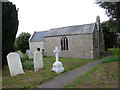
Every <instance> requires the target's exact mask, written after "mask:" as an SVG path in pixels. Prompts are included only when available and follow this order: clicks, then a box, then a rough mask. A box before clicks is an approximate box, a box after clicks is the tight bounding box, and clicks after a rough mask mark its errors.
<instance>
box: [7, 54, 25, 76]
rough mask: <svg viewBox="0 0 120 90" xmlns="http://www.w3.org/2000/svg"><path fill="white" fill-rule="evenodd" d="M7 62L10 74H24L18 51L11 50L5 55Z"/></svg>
mask: <svg viewBox="0 0 120 90" xmlns="http://www.w3.org/2000/svg"><path fill="white" fill-rule="evenodd" d="M7 62H8V67H9V71H10V75H11V76H16V75H18V74H25V73H24V71H23V67H22V64H21V60H20V57H19V54H18V53H15V52H11V53H9V54H8V55H7Z"/></svg>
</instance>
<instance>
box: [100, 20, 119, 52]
mask: <svg viewBox="0 0 120 90" xmlns="http://www.w3.org/2000/svg"><path fill="white" fill-rule="evenodd" d="M101 28H102V29H103V33H104V40H105V50H107V49H108V48H112V47H113V46H114V45H116V44H117V43H116V42H117V37H116V35H115V33H113V32H112V31H113V28H114V27H111V23H110V21H106V22H103V23H101Z"/></svg>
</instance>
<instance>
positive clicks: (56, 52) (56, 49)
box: [54, 47, 60, 62]
mask: <svg viewBox="0 0 120 90" xmlns="http://www.w3.org/2000/svg"><path fill="white" fill-rule="evenodd" d="M59 52H60V50H59V49H58V48H57V47H55V50H54V53H55V57H56V62H57V61H59V60H58V57H59Z"/></svg>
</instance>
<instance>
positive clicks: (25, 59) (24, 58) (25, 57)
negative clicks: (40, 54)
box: [21, 53, 29, 62]
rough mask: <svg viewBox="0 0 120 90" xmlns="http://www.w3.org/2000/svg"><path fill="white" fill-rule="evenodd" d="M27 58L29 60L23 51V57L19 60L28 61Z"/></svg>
mask: <svg viewBox="0 0 120 90" xmlns="http://www.w3.org/2000/svg"><path fill="white" fill-rule="evenodd" d="M28 60H29V58H28V56H27V55H26V54H25V53H23V58H21V61H22V62H25V61H28Z"/></svg>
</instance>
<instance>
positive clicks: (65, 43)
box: [61, 37, 68, 50]
mask: <svg viewBox="0 0 120 90" xmlns="http://www.w3.org/2000/svg"><path fill="white" fill-rule="evenodd" d="M61 50H68V39H67V38H66V37H62V39H61Z"/></svg>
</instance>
